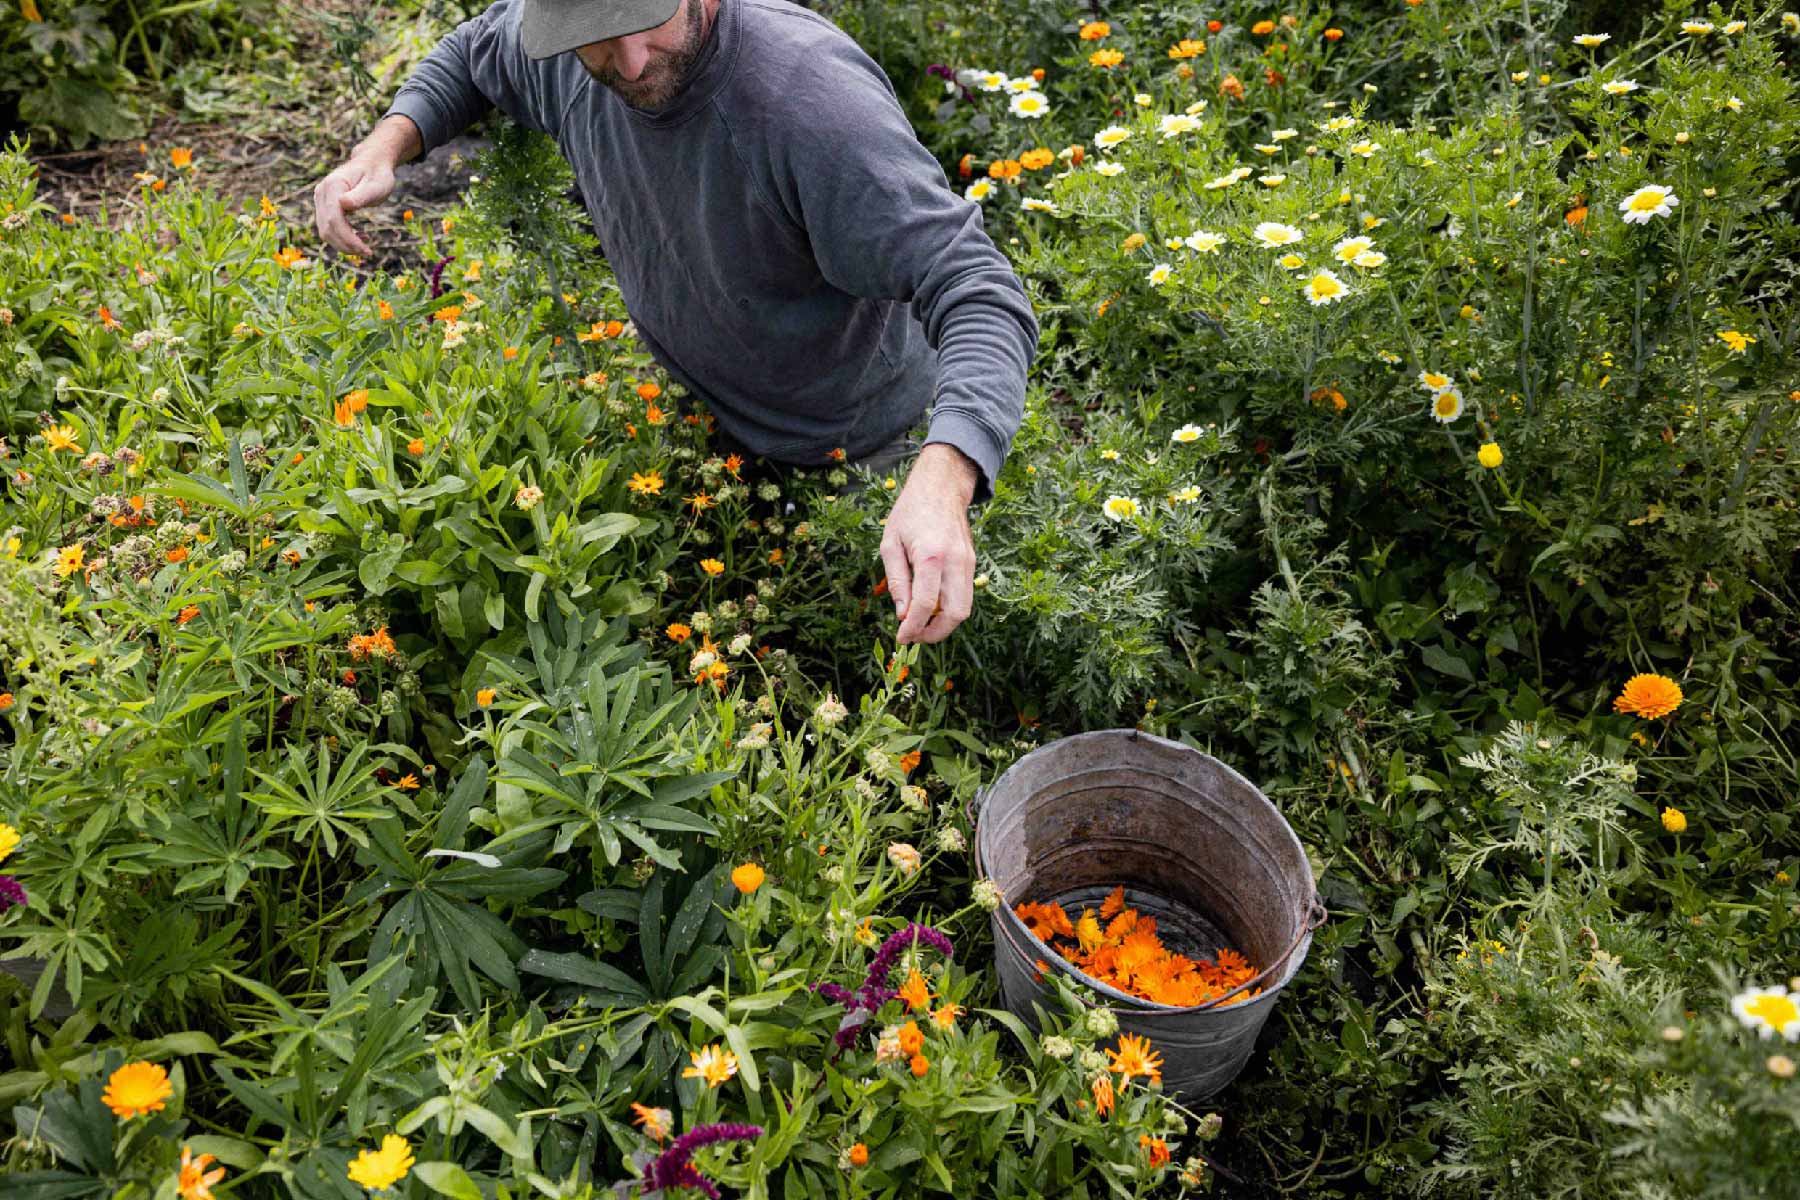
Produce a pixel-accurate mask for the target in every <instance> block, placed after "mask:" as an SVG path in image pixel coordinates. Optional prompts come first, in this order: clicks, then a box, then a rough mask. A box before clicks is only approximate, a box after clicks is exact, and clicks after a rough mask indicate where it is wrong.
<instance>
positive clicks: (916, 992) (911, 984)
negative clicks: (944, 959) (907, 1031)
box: [899, 967, 934, 1054]
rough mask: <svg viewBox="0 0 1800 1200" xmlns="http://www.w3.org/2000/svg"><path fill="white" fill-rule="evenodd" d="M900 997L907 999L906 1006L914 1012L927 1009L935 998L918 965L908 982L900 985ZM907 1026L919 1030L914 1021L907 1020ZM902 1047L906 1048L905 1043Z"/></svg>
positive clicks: (913, 1050)
mask: <svg viewBox="0 0 1800 1200" xmlns="http://www.w3.org/2000/svg"><path fill="white" fill-rule="evenodd" d="M899 997H900V999H901V1000H903V1001H905V1003H906V1007H907V1008H908V1009H909V1010H911V1011H912V1012H923V1011H925V1010H926V1009H928V1008H930V1007H931V1001H932V1000H933V999H934V997H933V995H932V992H931V989H930V988H929V987H928V986H926V983H925V976H924V975H922V974H920V973H919V969H918V968H917V967H914V968H913V969H912V972H911V973H910V974H908V975H907V977H906V982H905V983H904V984H902V985H901V986H900V991H899ZM907 1026H908V1027H909V1028H912V1029H914V1031H915V1032H916V1031H917V1027H916V1026H913V1025H912V1022H910V1021H909V1022H907ZM902 1048H903V1049H905V1046H904V1044H903V1045H902ZM907 1053H908V1054H917V1053H918V1048H917V1047H913V1048H912V1049H908V1050H907Z"/></svg>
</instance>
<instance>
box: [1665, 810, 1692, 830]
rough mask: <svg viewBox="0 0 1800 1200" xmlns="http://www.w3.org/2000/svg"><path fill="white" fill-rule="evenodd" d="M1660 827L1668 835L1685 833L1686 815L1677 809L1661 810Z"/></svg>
mask: <svg viewBox="0 0 1800 1200" xmlns="http://www.w3.org/2000/svg"><path fill="white" fill-rule="evenodd" d="M1662 827H1663V828H1664V829H1666V830H1668V831H1669V832H1670V833H1686V832H1687V814H1686V813H1684V812H1682V811H1681V810H1680V809H1679V808H1665V809H1663V810H1662Z"/></svg>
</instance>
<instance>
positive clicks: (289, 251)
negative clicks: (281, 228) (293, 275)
mask: <svg viewBox="0 0 1800 1200" xmlns="http://www.w3.org/2000/svg"><path fill="white" fill-rule="evenodd" d="M273 257H274V259H275V263H276V265H277V266H279V267H281V268H282V269H283V270H284V271H292V270H294V269H295V268H296V267H298V266H300V265H301V264H302V263H304V262H305V261H306V255H304V254H302V253H301V252H300V248H299V247H298V246H283V247H282V248H281V249H279V250H277V251H276V252H275V253H274V255H273Z"/></svg>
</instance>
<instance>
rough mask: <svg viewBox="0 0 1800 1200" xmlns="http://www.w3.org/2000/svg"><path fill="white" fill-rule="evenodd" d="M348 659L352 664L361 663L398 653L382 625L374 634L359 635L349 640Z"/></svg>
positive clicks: (385, 627)
mask: <svg viewBox="0 0 1800 1200" xmlns="http://www.w3.org/2000/svg"><path fill="white" fill-rule="evenodd" d="M349 649H350V658H351V661H353V662H362V661H363V660H364V659H368V658H387V657H389V656H390V655H393V654H397V653H399V647H397V646H395V645H394V639H393V637H392V636H391V635H390V634H389V633H388V631H387V626H386V625H383V626H382V627H381V628H380V629H377V630H376V631H375V632H374V633H359V634H357V635H356V636H354V637H352V638H351V639H350V647H349Z"/></svg>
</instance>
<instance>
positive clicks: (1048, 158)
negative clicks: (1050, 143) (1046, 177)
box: [1019, 146, 1056, 171]
mask: <svg viewBox="0 0 1800 1200" xmlns="http://www.w3.org/2000/svg"><path fill="white" fill-rule="evenodd" d="M1055 161H1056V155H1055V154H1053V153H1051V152H1050V150H1048V149H1047V148H1045V147H1043V146H1038V147H1035V148H1034V149H1031V150H1027V151H1026V152H1025V153H1023V154H1021V155H1019V165H1020V166H1021V167H1024V168H1025V169H1026V170H1027V171H1041V170H1043V169H1044V168H1045V167H1047V166H1049V165H1050V164H1051V163H1053V162H1055Z"/></svg>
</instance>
